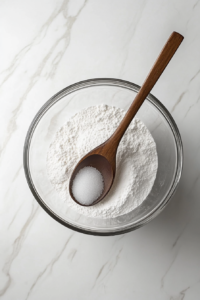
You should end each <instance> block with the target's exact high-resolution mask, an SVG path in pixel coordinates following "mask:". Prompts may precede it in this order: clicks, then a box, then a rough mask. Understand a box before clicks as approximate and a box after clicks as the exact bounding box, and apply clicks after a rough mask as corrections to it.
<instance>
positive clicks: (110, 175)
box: [69, 153, 115, 206]
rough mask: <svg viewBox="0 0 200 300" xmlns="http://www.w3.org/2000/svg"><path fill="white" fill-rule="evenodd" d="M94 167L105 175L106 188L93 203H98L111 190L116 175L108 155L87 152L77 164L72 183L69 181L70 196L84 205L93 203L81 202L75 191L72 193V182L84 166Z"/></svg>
mask: <svg viewBox="0 0 200 300" xmlns="http://www.w3.org/2000/svg"><path fill="white" fill-rule="evenodd" d="M88 166H90V167H93V168H95V169H97V170H98V171H99V172H100V173H101V174H102V176H103V181H104V190H103V192H102V194H101V196H100V197H99V198H98V199H97V200H95V201H94V202H93V203H92V204H91V205H94V204H97V203H98V202H99V201H101V200H102V199H103V198H104V197H105V196H106V195H107V193H108V192H109V190H110V188H111V186H112V183H113V181H114V177H115V168H114V169H113V168H112V165H111V163H110V162H109V161H108V160H107V159H106V157H104V156H102V155H100V154H92V153H91V154H90V153H89V154H87V155H86V156H84V157H83V158H82V159H81V160H80V161H79V163H78V164H77V166H76V167H75V169H74V171H73V173H72V175H71V178H70V183H69V187H70V188H69V193H70V196H71V197H72V199H73V200H74V201H75V202H76V203H78V204H80V205H82V206H91V205H85V204H81V203H79V202H78V201H77V200H76V198H75V197H74V195H73V193H72V184H73V181H74V178H75V177H76V175H77V173H78V172H79V171H80V170H81V169H83V168H84V167H88Z"/></svg>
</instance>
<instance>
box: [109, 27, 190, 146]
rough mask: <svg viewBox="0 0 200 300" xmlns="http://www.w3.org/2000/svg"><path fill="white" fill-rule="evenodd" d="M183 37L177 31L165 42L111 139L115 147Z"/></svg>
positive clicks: (110, 141)
mask: <svg viewBox="0 0 200 300" xmlns="http://www.w3.org/2000/svg"><path fill="white" fill-rule="evenodd" d="M183 39H184V37H183V36H182V35H181V34H179V33H177V32H173V33H172V34H171V36H170V37H169V39H168V41H167V43H166V44H165V46H164V48H163V49H162V51H161V53H160V55H159V56H158V58H157V60H156V62H155V63H154V66H153V68H152V69H151V71H150V73H149V75H148V76H147V78H146V80H145V82H144V83H143V85H142V87H141V89H140V91H139V93H138V94H137V96H136V97H135V99H134V101H133V103H132V104H131V106H130V108H129V110H128V111H127V113H126V115H125V116H124V118H123V120H122V121H121V123H120V125H119V127H118V128H117V130H116V131H115V132H114V134H113V135H112V136H111V138H110V139H109V144H110V143H112V145H113V148H115V147H116V149H117V146H118V144H119V142H120V140H121V138H122V136H123V135H124V133H125V131H126V129H127V128H128V126H129V124H130V122H131V121H132V119H133V118H134V116H135V114H136V113H137V111H138V110H139V108H140V106H141V105H142V103H143V102H144V100H145V99H146V97H147V96H148V94H149V93H150V91H151V90H152V88H153V87H154V85H155V83H156V82H157V80H158V79H159V77H160V75H161V74H162V72H163V71H164V69H165V68H166V66H167V65H168V63H169V61H170V60H171V58H172V57H173V55H174V53H175V52H176V50H177V49H178V47H179V45H180V44H181V42H182V41H183Z"/></svg>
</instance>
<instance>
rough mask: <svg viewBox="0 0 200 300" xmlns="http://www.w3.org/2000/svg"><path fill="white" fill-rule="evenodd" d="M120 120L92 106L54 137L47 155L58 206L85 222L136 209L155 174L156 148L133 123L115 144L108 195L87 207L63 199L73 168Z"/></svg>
mask: <svg viewBox="0 0 200 300" xmlns="http://www.w3.org/2000/svg"><path fill="white" fill-rule="evenodd" d="M124 115H125V111H124V110H123V109H120V108H116V107H111V106H108V105H105V104H102V105H98V106H92V107H89V108H87V109H85V110H82V111H80V112H79V113H77V114H76V115H74V116H73V117H72V118H71V119H70V120H69V121H67V122H66V124H64V125H63V126H62V127H61V128H60V130H59V131H58V132H57V133H56V136H55V138H54V140H53V142H52V143H51V145H50V147H49V150H48V153H47V173H48V176H49V179H50V181H51V183H52V184H53V186H54V187H55V189H56V190H57V191H58V193H59V195H60V200H59V201H63V203H65V206H67V207H68V208H71V209H73V210H75V211H76V212H78V213H80V214H83V215H85V216H87V217H96V218H115V217H117V216H120V215H123V214H126V213H128V212H130V211H132V210H133V209H135V208H136V207H138V206H139V205H140V204H141V203H142V202H143V201H144V200H145V199H146V197H147V196H148V194H149V193H150V191H151V189H152V186H153V184H154V181H155V178H156V173H157V168H158V158H157V151H156V144H155V142H154V139H153V137H152V136H151V134H150V132H149V130H148V129H147V127H146V126H145V125H144V124H143V123H142V122H141V121H140V120H139V119H138V118H137V117H136V118H134V119H133V121H132V122H131V124H130V126H129V127H128V129H127V131H126V133H125V135H124V136H123V138H122V140H121V142H120V144H119V147H118V151H117V158H116V160H117V161H116V170H117V172H116V177H115V181H114V184H113V186H112V188H111V190H110V192H109V193H108V195H107V196H106V197H105V198H104V199H103V200H102V201H101V202H99V203H98V204H96V205H94V206H90V207H84V206H81V205H78V204H76V203H75V202H74V201H73V200H72V199H71V197H70V195H69V179H70V176H71V173H72V171H73V169H74V167H75V165H76V164H77V162H78V161H79V160H80V159H81V158H82V157H83V156H84V155H85V154H87V153H88V152H89V151H91V150H92V149H94V148H95V147H97V146H98V145H99V144H101V143H103V142H104V141H105V140H106V139H108V138H109V137H110V136H111V134H112V133H113V132H114V131H115V129H116V128H117V126H118V125H119V123H120V121H121V120H122V118H123V117H124ZM57 201H58V200H57Z"/></svg>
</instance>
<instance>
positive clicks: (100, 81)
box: [23, 78, 183, 236]
mask: <svg viewBox="0 0 200 300" xmlns="http://www.w3.org/2000/svg"><path fill="white" fill-rule="evenodd" d="M101 85H102V86H105V85H107V86H118V87H122V88H127V89H130V90H132V91H134V92H137V93H138V91H139V89H140V86H139V85H137V84H135V83H132V82H129V81H125V80H122V79H115V78H93V79H87V80H83V81H79V82H77V83H74V84H72V85H69V86H67V87H66V88H64V89H62V90H60V91H59V92H58V93H56V94H55V95H53V96H52V97H51V98H50V99H49V100H48V101H47V102H46V103H45V104H44V105H43V106H42V107H41V108H40V109H39V111H38V112H37V114H36V115H35V117H34V118H33V120H32V122H31V124H30V126H29V129H28V131H27V134H26V138H25V142H24V150H23V166H24V172H25V177H26V180H27V183H28V186H29V188H30V190H31V192H32V194H33V196H34V198H35V199H36V200H37V202H38V203H39V204H40V206H41V207H42V208H43V209H44V210H45V211H46V212H47V213H48V214H49V215H50V216H51V217H52V218H53V219H55V220H56V221H57V222H59V223H60V224H62V225H64V226H66V227H68V228H70V229H72V230H75V231H78V232H81V233H84V234H88V235H96V236H113V235H118V234H123V233H127V232H130V231H132V230H135V229H137V228H139V227H141V226H143V225H145V224H147V223H148V222H149V221H151V220H152V219H153V218H155V217H156V216H157V215H158V214H159V213H160V212H161V211H162V210H163V209H164V208H165V207H166V205H167V204H168V203H169V201H170V199H171V198H172V196H173V195H174V193H175V191H176V189H177V186H178V183H179V181H180V178H181V173H182V169H183V144H182V140H181V135H180V132H179V130H178V127H177V125H176V123H175V121H174V119H173V117H172V116H171V114H170V112H169V111H168V110H167V109H166V107H165V106H164V105H163V104H162V103H161V102H160V101H159V100H158V99H157V98H156V97H155V96H153V95H152V94H149V95H148V96H147V98H146V100H148V101H149V102H150V103H151V104H152V105H153V106H155V107H156V108H157V109H158V110H159V112H160V113H161V114H162V116H163V117H164V118H165V120H166V121H167V123H168V125H169V126H170V128H171V131H172V133H173V135H174V140H175V143H176V152H177V153H176V156H177V167H176V172H175V175H174V181H173V183H172V186H171V188H170V190H169V191H168V193H167V195H166V197H165V199H164V200H163V201H162V202H161V203H159V204H158V205H157V206H156V207H155V208H154V209H153V210H152V211H151V212H149V213H148V214H147V215H146V216H145V217H143V218H141V219H140V220H139V221H138V222H137V224H132V225H126V226H124V227H123V228H121V229H119V228H117V229H115V230H114V231H106V230H105V229H104V230H99V231H95V230H93V229H85V228H81V227H78V226H75V225H73V224H71V223H69V222H67V221H66V220H64V219H63V218H61V217H60V216H58V215H57V214H56V213H55V212H53V211H52V210H51V209H50V207H48V206H47V205H46V203H45V202H44V201H43V200H42V198H41V197H40V195H39V194H38V193H37V189H36V188H35V186H34V184H33V180H32V177H31V173H30V168H29V149H30V144H31V140H32V136H33V134H34V131H35V129H36V127H37V124H38V123H39V121H40V120H41V118H42V116H43V115H44V114H45V113H46V111H47V110H48V109H49V108H50V107H51V106H53V105H54V104H55V103H56V102H58V101H59V100H61V99H62V98H63V97H64V96H66V94H67V95H68V94H70V93H72V92H75V91H77V90H79V89H83V88H88V87H92V86H101Z"/></svg>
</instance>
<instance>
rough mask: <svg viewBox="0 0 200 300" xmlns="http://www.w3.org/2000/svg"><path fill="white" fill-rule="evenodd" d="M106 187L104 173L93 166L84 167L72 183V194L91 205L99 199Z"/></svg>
mask: <svg viewBox="0 0 200 300" xmlns="http://www.w3.org/2000/svg"><path fill="white" fill-rule="evenodd" d="M103 189H104V181H103V176H102V174H101V173H100V172H99V171H98V170H97V169H96V168H93V167H84V168H82V169H81V170H80V171H79V172H78V173H77V174H76V176H75V178H74V180H73V183H72V194H73V196H74V197H75V199H76V200H77V201H78V202H79V203H81V204H84V205H90V204H92V203H93V202H94V201H95V200H97V199H98V198H99V197H100V196H101V194H102V192H103Z"/></svg>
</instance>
